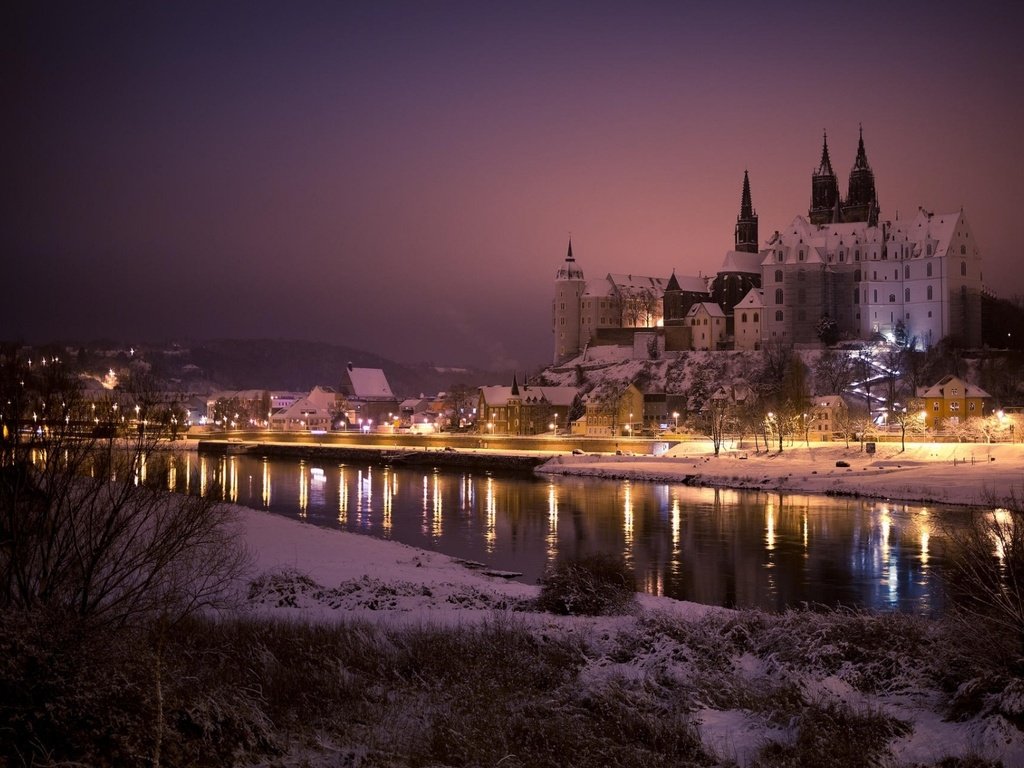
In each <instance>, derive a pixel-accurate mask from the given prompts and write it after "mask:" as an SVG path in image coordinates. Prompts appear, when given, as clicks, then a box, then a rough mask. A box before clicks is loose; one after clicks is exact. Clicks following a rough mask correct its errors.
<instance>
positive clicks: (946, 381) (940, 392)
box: [917, 375, 992, 399]
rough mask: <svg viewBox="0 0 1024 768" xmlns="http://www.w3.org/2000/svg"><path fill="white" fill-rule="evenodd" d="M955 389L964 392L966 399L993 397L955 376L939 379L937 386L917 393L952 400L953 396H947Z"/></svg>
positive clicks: (923, 388)
mask: <svg viewBox="0 0 1024 768" xmlns="http://www.w3.org/2000/svg"><path fill="white" fill-rule="evenodd" d="M953 389H962V390H963V392H964V394H963V396H964V397H980V398H990V397H992V395H990V394H989V393H988V392H986V391H985V390H984V389H982V388H981V387H978V386H975V385H974V384H970V383H969V382H966V381H964V380H963V379H961V378H960V377H958V376H953V375H949V376H943V377H942V378H941V379H939V381H937V382H936V383H935V384H932V386H930V387H921V388H920V389H918V391H917V396H918V397H938V398H943V399H946V398H952V397H953V395H952V394H947V390H950V391H951V390H953ZM957 397H959V395H957Z"/></svg>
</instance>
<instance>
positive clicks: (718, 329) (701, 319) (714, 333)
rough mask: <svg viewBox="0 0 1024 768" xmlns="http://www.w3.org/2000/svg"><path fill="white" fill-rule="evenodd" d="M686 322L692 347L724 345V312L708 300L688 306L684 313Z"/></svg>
mask: <svg viewBox="0 0 1024 768" xmlns="http://www.w3.org/2000/svg"><path fill="white" fill-rule="evenodd" d="M686 324H687V325H688V326H690V333H691V340H690V343H691V344H692V345H693V348H694V349H697V350H710V349H722V348H723V347H724V346H725V338H726V326H725V312H723V311H722V308H721V307H720V306H718V305H717V304H715V303H714V302H710V301H702V302H699V303H697V304H694V305H693V306H692V307H690V311H689V312H687V313H686Z"/></svg>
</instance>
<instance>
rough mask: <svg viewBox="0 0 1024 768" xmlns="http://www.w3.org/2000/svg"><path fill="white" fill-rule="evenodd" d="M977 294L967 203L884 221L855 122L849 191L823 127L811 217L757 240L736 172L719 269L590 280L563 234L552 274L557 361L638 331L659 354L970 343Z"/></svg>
mask: <svg viewBox="0 0 1024 768" xmlns="http://www.w3.org/2000/svg"><path fill="white" fill-rule="evenodd" d="M981 292H982V264H981V253H980V251H979V249H978V246H977V243H976V241H975V238H974V235H973V233H972V232H971V228H970V225H969V224H968V221H967V218H966V216H965V215H964V212H963V210H960V211H958V212H955V213H948V214H935V213H931V212H928V211H925V210H924V209H923V208H919V209H918V212H917V214H916V215H915V216H914V217H913V218H912V219H909V220H900V219H899V218H898V217H897V218H896V220H895V221H884V220H881V219H880V208H879V203H878V196H877V194H876V191H875V177H874V172H873V171H872V169H871V166H870V165H869V163H868V159H867V152H866V150H865V148H864V136H863V132H861V134H860V137H859V141H858V146H857V153H856V157H855V159H854V164H853V168H852V170H851V171H850V176H849V183H848V187H847V194H846V197H845V198H843V197H841V196H840V194H839V182H838V178H837V176H836V173H835V171H834V170H833V169H832V161H831V158H830V155H829V147H828V136H827V135H826V136H825V138H824V141H823V143H822V150H821V161H820V162H819V164H818V166H817V168H816V169H815V170H814V171H813V172H812V174H811V204H810V208H809V209H808V212H807V215H806V216H803V215H798V216H796V217H795V218H794V219H793V221H792V222H791V223H790V225H789V226H788V227H786V228H785V229H782V230H776V231H775V232H774V233H773V234H772V236H771V237H770V238H768V240H767V241H766V242H765V243H764V245H763V246H759V238H758V218H757V214H756V212H755V211H754V206H753V200H752V196H751V192H750V179H749V176H748V174H747V173H746V172H744V174H743V191H742V194H741V198H740V211H739V215H738V216H737V218H736V228H735V233H734V249H733V250H731V251H729V252H728V253H726V255H725V259H724V260H723V262H722V268H721V269H720V270H719V271H718V273H717V274H716V275H715V276H714V277H699V276H698V277H683V276H677V275H676V274H675V273H673V274H672V275H671V276H670V277H669V278H668V279H667V280H666V279H664V278H660V277H645V276H640V275H633V274H629V275H623V274H609V275H607V276H606V277H605V278H604V279H601V280H586V279H585V278H584V276H583V270H582V269H581V268H580V266H579V265H578V264H577V263H576V260H575V258H574V257H573V253H572V242H571V241H570V243H569V249H568V253H567V255H566V258H565V261H564V263H563V264H562V266H561V267H560V268H559V270H558V272H557V274H556V276H555V298H554V302H553V330H554V335H555V345H554V362H555V363H559V362H563V361H565V360H567V359H570V358H572V357H575V356H576V355H579V354H580V353H581V352H583V351H584V350H585V349H586V348H587V347H588V346H590V345H594V344H609V343H618V344H622V343H633V340H634V338H635V337H636V335H637V331H638V329H647V330H646V333H647V335H648V336H650V337H652V338H657V337H656V336H654V335H653V334H657V335H658V336H661V337H663V339H664V341H663V343H664V349H665V350H668V351H671V350H684V349H759V348H760V347H761V346H763V345H764V344H765V343H769V342H780V343H785V344H792V345H798V346H814V345H820V344H821V343H822V340H823V339H827V338H829V337H831V338H835V339H844V338H845V339H870V338H872V337H874V336H876V335H877V334H882V335H883V336H887V337H889V338H894V337H896V336H901V335H902V336H904V337H905V338H906V339H908V340H909V339H915V340H916V342H917V343H918V344H919V345H921V346H925V347H927V346H931V345H933V344H935V343H937V342H939V341H940V340H942V339H944V338H946V337H951V336H952V337H956V338H957V339H958V340H959V341H960V342H961V343H962V344H964V345H966V346H978V345H980V343H981ZM716 324H717V330H716Z"/></svg>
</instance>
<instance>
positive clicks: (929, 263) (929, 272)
mask: <svg viewBox="0 0 1024 768" xmlns="http://www.w3.org/2000/svg"><path fill="white" fill-rule="evenodd" d="M928 247H929V248H930V247H931V246H928ZM931 276H932V263H931V262H930V261H929V262H928V277H931Z"/></svg>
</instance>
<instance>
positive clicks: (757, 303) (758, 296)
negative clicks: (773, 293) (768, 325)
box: [736, 288, 764, 309]
mask: <svg viewBox="0 0 1024 768" xmlns="http://www.w3.org/2000/svg"><path fill="white" fill-rule="evenodd" d="M762 307H764V291H763V290H762V289H760V288H751V289H750V290H749V291H747V292H746V294H745V295H744V296H743V298H742V299H740V300H739V301H738V302H736V308H737V309H761V308H762Z"/></svg>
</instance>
